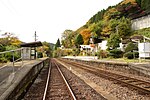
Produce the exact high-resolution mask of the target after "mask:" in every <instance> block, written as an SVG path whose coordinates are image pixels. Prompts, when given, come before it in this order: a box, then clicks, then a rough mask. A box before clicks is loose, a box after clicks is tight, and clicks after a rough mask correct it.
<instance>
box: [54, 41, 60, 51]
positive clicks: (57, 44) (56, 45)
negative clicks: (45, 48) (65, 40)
mask: <svg viewBox="0 0 150 100" xmlns="http://www.w3.org/2000/svg"><path fill="white" fill-rule="evenodd" d="M58 47H61V45H60V40H59V39H58V40H57V42H56V44H55V50H56V49H57V48H58Z"/></svg>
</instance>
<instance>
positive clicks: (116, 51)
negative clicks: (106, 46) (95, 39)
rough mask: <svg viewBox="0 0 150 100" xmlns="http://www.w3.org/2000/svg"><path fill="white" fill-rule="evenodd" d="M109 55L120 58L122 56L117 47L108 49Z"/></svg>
mask: <svg viewBox="0 0 150 100" xmlns="http://www.w3.org/2000/svg"><path fill="white" fill-rule="evenodd" d="M109 56H111V57H113V58H121V57H122V56H123V52H122V51H121V50H119V49H113V50H110V51H109Z"/></svg>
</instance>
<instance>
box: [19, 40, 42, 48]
mask: <svg viewBox="0 0 150 100" xmlns="http://www.w3.org/2000/svg"><path fill="white" fill-rule="evenodd" d="M20 46H21V47H39V46H42V43H41V42H40V41H37V42H30V43H22V44H20Z"/></svg>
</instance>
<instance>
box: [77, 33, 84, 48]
mask: <svg viewBox="0 0 150 100" xmlns="http://www.w3.org/2000/svg"><path fill="white" fill-rule="evenodd" d="M83 43H84V41H83V37H82V35H81V34H78V35H77V36H76V38H75V45H76V46H79V45H81V44H83Z"/></svg>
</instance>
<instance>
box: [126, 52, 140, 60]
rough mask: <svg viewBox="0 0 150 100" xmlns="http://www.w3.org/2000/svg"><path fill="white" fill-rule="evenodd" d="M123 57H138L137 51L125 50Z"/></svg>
mask: <svg viewBox="0 0 150 100" xmlns="http://www.w3.org/2000/svg"><path fill="white" fill-rule="evenodd" d="M124 57H126V58H128V59H134V58H138V57H139V53H138V52H127V53H125V54H124Z"/></svg>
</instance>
